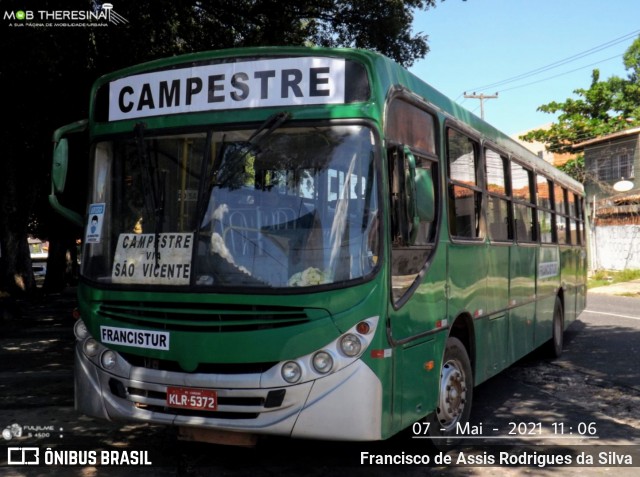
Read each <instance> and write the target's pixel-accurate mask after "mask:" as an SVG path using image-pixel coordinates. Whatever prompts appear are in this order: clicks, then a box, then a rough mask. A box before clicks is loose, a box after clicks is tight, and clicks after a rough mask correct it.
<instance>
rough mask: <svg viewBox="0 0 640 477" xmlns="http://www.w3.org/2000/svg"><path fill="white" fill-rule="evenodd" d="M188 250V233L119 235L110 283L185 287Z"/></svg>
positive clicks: (188, 273) (190, 236)
mask: <svg viewBox="0 0 640 477" xmlns="http://www.w3.org/2000/svg"><path fill="white" fill-rule="evenodd" d="M156 237H157V240H158V243H157V246H156V243H155V241H156ZM192 250H193V234H192V233H161V234H158V235H157V236H156V235H155V234H120V237H119V238H118V245H117V247H116V255H115V259H114V261H113V270H112V273H111V278H112V281H113V283H129V284H140V285H188V284H189V281H190V278H191V255H192V254H191V252H192Z"/></svg>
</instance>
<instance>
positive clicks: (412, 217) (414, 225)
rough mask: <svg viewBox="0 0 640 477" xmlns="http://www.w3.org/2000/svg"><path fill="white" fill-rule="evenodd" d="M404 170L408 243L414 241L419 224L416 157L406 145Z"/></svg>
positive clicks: (404, 149)
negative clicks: (405, 173)
mask: <svg viewBox="0 0 640 477" xmlns="http://www.w3.org/2000/svg"><path fill="white" fill-rule="evenodd" d="M402 152H403V154H404V160H405V170H406V171H407V172H408V174H407V175H406V177H405V184H406V187H405V191H406V192H405V194H406V197H405V199H406V213H407V220H408V222H409V237H407V238H408V242H409V243H410V244H412V243H414V242H415V239H416V235H417V233H418V226H419V225H420V217H419V216H418V202H417V199H418V197H417V191H416V158H415V156H414V155H413V153H412V152H411V151H410V150H409V147H408V146H404V148H403V151H402Z"/></svg>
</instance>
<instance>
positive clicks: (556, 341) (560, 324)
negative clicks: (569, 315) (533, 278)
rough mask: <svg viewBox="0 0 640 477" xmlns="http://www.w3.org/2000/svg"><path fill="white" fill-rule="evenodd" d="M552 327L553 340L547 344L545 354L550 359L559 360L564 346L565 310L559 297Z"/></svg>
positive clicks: (554, 308)
mask: <svg viewBox="0 0 640 477" xmlns="http://www.w3.org/2000/svg"><path fill="white" fill-rule="evenodd" d="M552 327H553V328H552V334H551V339H550V340H549V341H547V342H546V343H545V349H544V352H545V353H544V354H545V356H547V357H549V358H559V357H560V356H561V355H562V347H563V346H564V308H563V307H562V301H561V300H560V297H559V296H557V297H556V302H555V304H554V306H553V324H552Z"/></svg>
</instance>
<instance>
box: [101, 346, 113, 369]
mask: <svg viewBox="0 0 640 477" xmlns="http://www.w3.org/2000/svg"><path fill="white" fill-rule="evenodd" d="M100 362H101V363H102V367H103V368H104V369H111V368H113V367H114V366H115V365H116V354H115V353H114V352H113V351H111V350H107V351H105V352H104V353H102V356H101V357H100Z"/></svg>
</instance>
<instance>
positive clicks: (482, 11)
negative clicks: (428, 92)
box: [409, 0, 640, 135]
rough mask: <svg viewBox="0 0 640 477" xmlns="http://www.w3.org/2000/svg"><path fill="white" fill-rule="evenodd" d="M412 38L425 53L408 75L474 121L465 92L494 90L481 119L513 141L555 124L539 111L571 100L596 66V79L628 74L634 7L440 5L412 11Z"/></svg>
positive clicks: (470, 1)
mask: <svg viewBox="0 0 640 477" xmlns="http://www.w3.org/2000/svg"><path fill="white" fill-rule="evenodd" d="M413 32H414V33H417V32H422V33H425V34H427V35H428V36H429V39H428V44H429V48H430V51H429V53H428V54H427V56H426V57H425V58H424V59H422V60H419V61H416V62H415V63H414V64H413V66H412V67H411V68H409V69H410V70H411V71H412V72H413V73H414V74H416V75H418V76H419V77H421V78H422V79H423V80H425V81H426V82H427V83H429V84H431V86H433V87H434V88H436V89H437V90H439V91H440V92H442V93H444V94H445V95H447V96H449V97H450V98H452V99H454V100H456V101H457V102H458V103H460V104H462V106H464V107H465V108H467V109H469V110H470V111H472V112H474V113H475V114H477V115H478V116H480V100H478V99H466V98H464V93H465V92H466V93H467V94H473V93H474V92H475V93H476V94H477V95H480V94H484V95H494V94H495V93H496V92H497V93H498V98H497V99H485V100H484V117H485V120H487V121H488V122H490V123H491V124H493V125H494V126H496V127H497V128H498V129H500V130H502V131H503V132H505V133H507V134H509V135H514V134H517V133H521V132H524V131H527V130H530V129H535V128H538V127H540V126H542V125H545V124H548V123H551V122H553V121H554V120H555V118H556V116H555V115H552V114H548V113H543V112H539V111H536V110H537V108H538V107H539V106H541V105H543V104H547V103H550V102H551V101H559V102H562V101H565V100H566V99H567V98H577V97H578V96H577V95H575V94H574V93H573V91H574V90H575V89H577V88H588V87H589V85H590V84H591V72H592V70H593V69H594V68H598V69H599V70H600V78H601V79H606V78H609V77H611V76H619V77H626V76H627V71H626V70H625V68H624V64H623V60H622V55H623V54H624V52H625V51H626V50H627V48H628V47H629V46H630V45H631V43H633V41H634V39H635V38H637V37H638V35H640V1H638V0H467V1H466V2H464V1H462V0H446V1H444V2H442V3H440V2H439V3H438V4H437V6H436V7H435V8H432V9H429V10H427V11H426V12H425V11H420V12H416V14H415V15H414V22H413ZM541 70H544V71H541ZM530 73H531V74H530ZM515 77H520V79H519V80H515V81H508V82H505V81H506V80H512V79H513V78H515ZM485 86H486V87H485Z"/></svg>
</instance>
